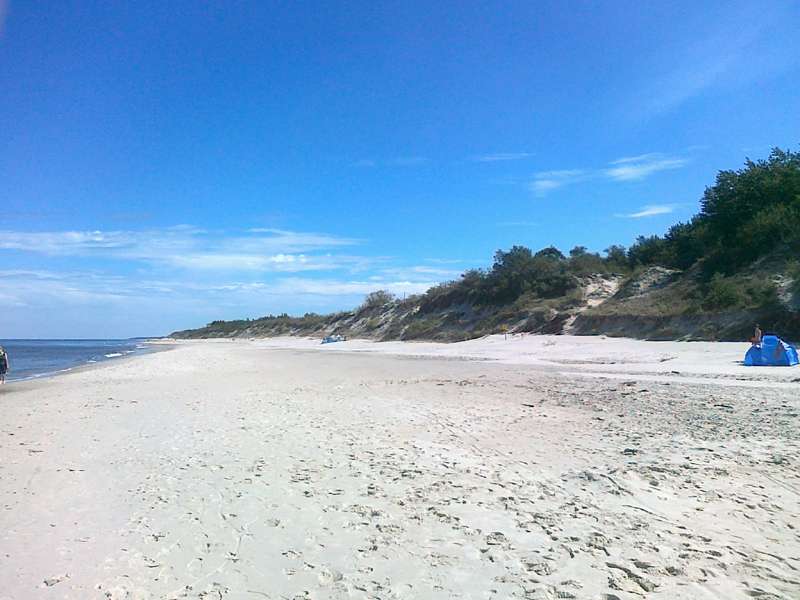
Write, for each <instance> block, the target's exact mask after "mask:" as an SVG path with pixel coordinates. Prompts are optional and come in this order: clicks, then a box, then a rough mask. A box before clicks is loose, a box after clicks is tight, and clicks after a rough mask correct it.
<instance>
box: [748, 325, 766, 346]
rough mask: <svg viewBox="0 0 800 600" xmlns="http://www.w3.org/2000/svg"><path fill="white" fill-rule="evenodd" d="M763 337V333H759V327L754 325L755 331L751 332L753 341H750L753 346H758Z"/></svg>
mask: <svg viewBox="0 0 800 600" xmlns="http://www.w3.org/2000/svg"><path fill="white" fill-rule="evenodd" d="M762 337H763V333H762V332H761V327H760V326H759V325H758V323H756V329H755V331H754V332H753V339H752V340H750V341H751V342H752V343H753V345H754V346H758V345H759V344H761V338H762Z"/></svg>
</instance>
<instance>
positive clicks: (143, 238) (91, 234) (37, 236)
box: [0, 225, 367, 271]
mask: <svg viewBox="0 0 800 600" xmlns="http://www.w3.org/2000/svg"><path fill="white" fill-rule="evenodd" d="M358 243H360V240H355V239H351V238H343V237H337V236H331V235H326V234H319V233H303V232H294V231H285V230H280V229H251V230H248V231H246V232H236V233H234V234H229V233H225V232H209V231H205V230H201V229H197V228H193V227H190V226H185V225H181V226H176V227H169V228H163V229H150V230H144V231H105V232H104V231H56V232H19V231H0V249H5V250H17V251H22V252H30V253H36V254H45V255H49V256H86V257H98V258H112V259H117V260H129V261H139V262H147V263H150V264H157V265H163V266H170V267H175V268H181V269H198V270H214V269H219V270H242V271H270V270H272V271H308V270H315V269H319V270H323V269H336V268H342V267H344V266H348V265H349V266H356V265H358V264H359V263H364V261H366V260H367V259H365V258H364V257H353V256H335V255H331V254H324V255H319V254H310V253H313V252H319V251H321V250H326V249H333V248H340V247H344V246H353V245H356V244H358Z"/></svg>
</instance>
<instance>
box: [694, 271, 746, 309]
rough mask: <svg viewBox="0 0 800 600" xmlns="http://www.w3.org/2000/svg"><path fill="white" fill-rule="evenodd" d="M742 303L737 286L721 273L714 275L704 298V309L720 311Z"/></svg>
mask: <svg viewBox="0 0 800 600" xmlns="http://www.w3.org/2000/svg"><path fill="white" fill-rule="evenodd" d="M740 302H741V295H740V293H739V289H738V288H737V286H736V285H735V284H734V283H733V282H732V281H730V280H729V279H726V278H725V277H724V276H723V275H721V274H720V273H717V274H716V275H714V277H713V278H712V279H711V281H710V282H709V284H708V289H707V290H706V294H705V297H704V298H703V308H705V309H706V310H719V309H724V308H730V307H732V306H736V305H738V304H739V303H740Z"/></svg>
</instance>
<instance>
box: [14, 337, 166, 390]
mask: <svg viewBox="0 0 800 600" xmlns="http://www.w3.org/2000/svg"><path fill="white" fill-rule="evenodd" d="M142 344H147V346H148V348H149V349H148V350H146V351H144V352H131V353H128V354H120V355H118V356H114V357H107V358H106V359H105V360H97V361H87V362H85V363H81V364H78V365H75V366H73V367H68V368H66V369H59V370H56V371H47V372H42V373H38V374H35V375H29V376H27V377H21V378H19V379H15V378H8V379H6V382H5V384H4V386H9V385H14V386H18V385H20V384H22V383H29V382H34V381H42V380H49V379H52V378H56V377H60V376H62V375H67V374H69V373H76V372H79V371H83V370H86V369H94V368H101V367H105V366H107V365H109V364H115V363H118V362H120V361H122V360H127V359H131V358H137V357H139V356H146V355H148V354H153V353H157V352H164V351H166V350H170V349H171V347H172V345H173V344H169V343H165V342H161V341H150V340H145V341H142ZM161 346H164V347H161ZM11 373H12V374H13V370H12V371H11ZM0 389H1V388H0Z"/></svg>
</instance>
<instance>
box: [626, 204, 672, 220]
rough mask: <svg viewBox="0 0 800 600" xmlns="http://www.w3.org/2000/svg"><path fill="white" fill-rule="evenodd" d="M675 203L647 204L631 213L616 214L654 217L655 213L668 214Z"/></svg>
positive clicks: (632, 216) (629, 217)
mask: <svg viewBox="0 0 800 600" xmlns="http://www.w3.org/2000/svg"><path fill="white" fill-rule="evenodd" d="M676 208H677V206H676V205H675V204H648V205H647V206H643V207H642V208H641V209H640V210H638V211H636V212H632V213H627V214H621V215H617V216H618V217H624V218H626V219H643V218H645V217H655V216H657V215H668V214H670V213H673V212H675V209H676Z"/></svg>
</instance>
